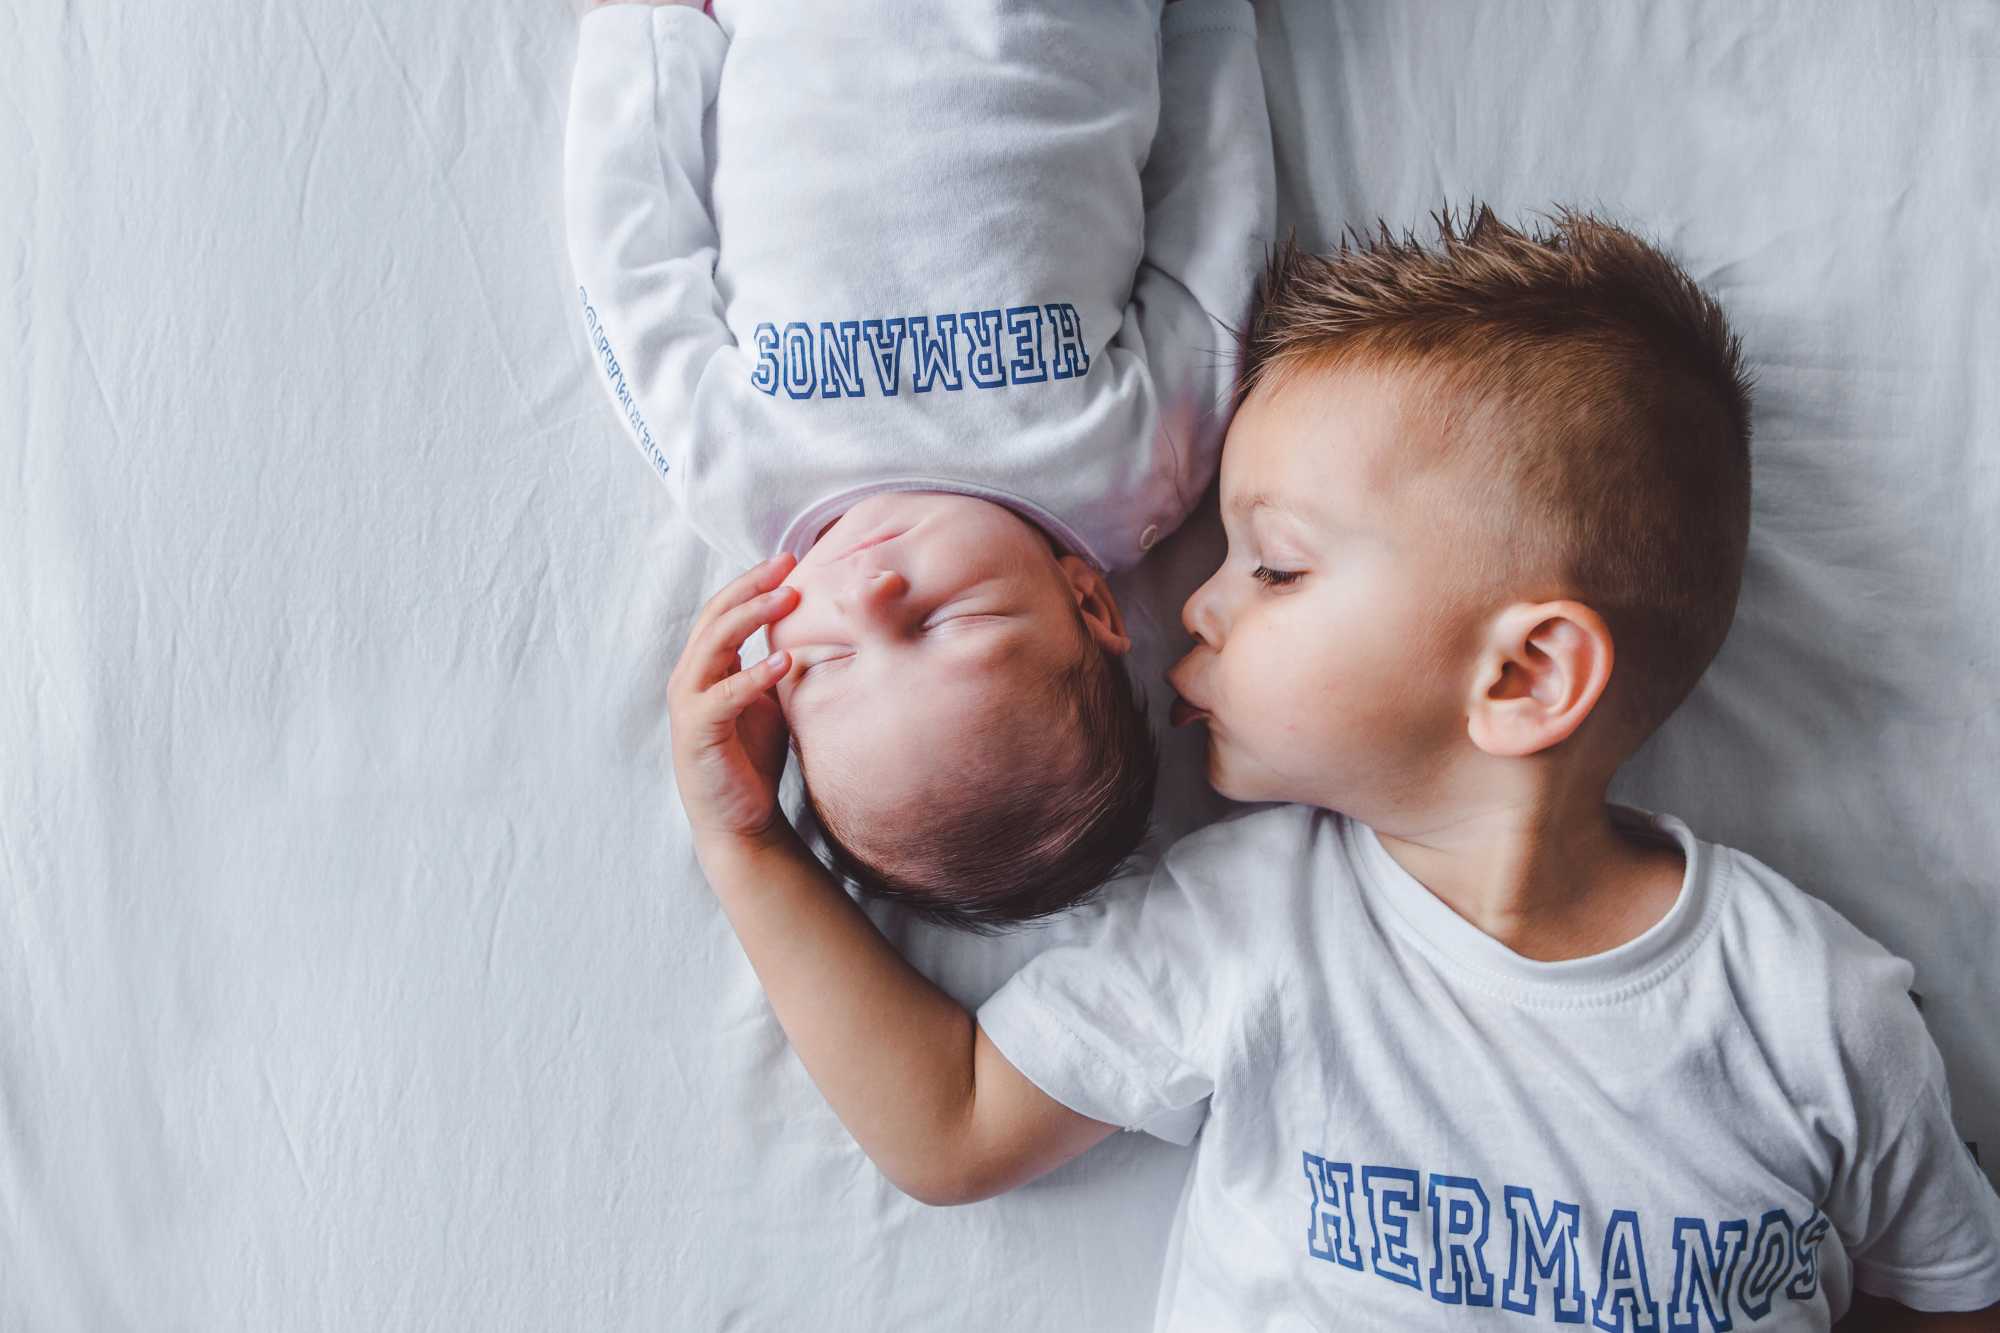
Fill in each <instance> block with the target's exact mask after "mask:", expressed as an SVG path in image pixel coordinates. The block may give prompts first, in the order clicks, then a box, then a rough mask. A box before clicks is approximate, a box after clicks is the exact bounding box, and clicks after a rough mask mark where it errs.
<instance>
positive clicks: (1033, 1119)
mask: <svg viewBox="0 0 2000 1333" xmlns="http://www.w3.org/2000/svg"><path fill="white" fill-rule="evenodd" d="M791 563H792V562H791V557H789V556H779V557H777V558H776V559H773V560H770V561H766V562H765V563H764V564H762V565H759V566H758V567H757V568H755V569H753V570H751V571H750V572H749V573H747V574H745V575H743V576H742V577H741V578H739V579H737V580H736V581H735V582H734V583H732V584H730V585H729V586H728V587H727V588H724V589H723V590H722V591H721V592H720V593H718V594H716V596H715V597H714V598H713V599H712V600H711V601H710V602H709V603H708V605H707V606H706V607H704V608H703V610H702V614H701V616H700V618H699V619H698V620H697V621H696V624H695V626H694V629H693V631H692V632H691V633H690V634H689V636H688V642H687V647H686V649H685V650H684V652H683V653H682V656H681V660H680V663H679V665H678V666H676V667H675V669H674V674H673V677H672V679H671V680H670V681H669V682H668V686H667V700H668V713H669V719H670V722H671V726H672V731H673V748H674V774H675V779H676V781H677V783H678V785H679V788H680V796H681V803H682V805H683V806H684V807H685V808H686V810H687V816H688V822H689V825H690V827H691V829H692V831H693V834H694V843H695V852H696V854H697V855H698V856H699V857H700V859H701V865H702V869H703V870H704V871H705V872H706V873H707V875H708V878H709V882H710V884H711V885H712V886H713V887H714V889H715V893H716V896H717V897H718V898H719V899H721V901H722V907H723V910H724V912H725V913H727V915H728V917H729V922H730V924H731V925H732V926H734V927H735V929H736V935H737V938H738V939H739V940H741V941H742V944H743V951H744V952H745V953H746V954H748V955H749V958H750V962H751V965H752V966H753V967H754V968H755V969H756V971H757V976H758V979H759V980H760V981H761V982H763V985H764V991H765V993H766V994H767V995H769V996H770V999H771V1008H772V1009H773V1010H774V1011H775V1012H776V1013H777V1016H778V1022H779V1023H780V1024H781V1025H782V1026H783V1027H784V1029H785V1035H786V1036H787V1037H789V1038H790V1039H791V1043H792V1048H793V1049H794V1050H796V1051H797V1052H798V1053H799V1059H800V1060H801V1061H802V1062H803V1063H804V1064H805V1067H806V1072H807V1073H809V1074H811V1075H812V1078H813V1082H815V1083H816V1084H818V1085H819V1090H820V1092H821V1094H822V1095H824V1096H825V1097H826V1100H827V1103H828V1104H829V1105H831V1106H832V1107H833V1110H834V1113H835V1114H836V1115H838V1116H839V1117H840V1119H841V1122H842V1123H843V1124H845V1125H846V1126H847V1129H848V1132H849V1133H851V1134H852V1135H853V1136H854V1140H855V1142H856V1143H858V1144H860V1145H861V1148H862V1150H863V1151H864V1152H866V1153H867V1154H868V1155H869V1156H870V1157H871V1158H873V1159H874V1161H875V1164H876V1165H877V1166H878V1167H880V1168H881V1170H882V1173H883V1174H884V1175H886V1176H887V1177H889V1179H890V1180H891V1181H893V1182H894V1183H895V1184H896V1185H897V1186H898V1187H899V1188H900V1189H902V1190H903V1191H904V1192H905V1193H907V1194H909V1195H911V1196H912V1197H914V1198H917V1199H920V1200H922V1201H923V1202H925V1203H932V1204H948V1203H970V1202H973V1201H974V1200H977V1199H984V1198H987V1197H990V1196H991V1195H995V1194H1001V1193H1004V1192H1006V1191H1007V1190H1010V1189H1012V1188H1014V1187H1015V1186H1017V1185H1020V1184H1023V1183H1025V1182H1027V1181H1029V1180H1032V1179H1034V1178H1035V1177H1036V1176H1039V1175H1041V1174H1042V1173H1043V1172H1045V1171H1049V1170H1051V1169H1053V1168H1054V1167H1057V1166H1059V1165H1061V1164H1062V1163H1063V1162H1066V1161H1068V1160H1069V1159H1070V1158H1072V1157H1074V1156H1076V1155H1077V1154H1078V1153H1080V1152H1082V1151H1084V1149H1086V1148H1088V1147H1090V1146H1091V1145H1093V1144H1095V1143H1097V1142H1098V1141H1099V1140H1101V1139H1103V1138H1104V1137H1105V1136H1106V1135H1108V1134H1110V1133H1111V1132H1112V1131H1113V1130H1114V1129H1115V1128H1116V1126H1114V1125H1108V1124H1105V1123H1103V1122H1101V1121H1097V1120H1092V1119H1090V1118H1089V1117H1087V1116H1082V1115H1079V1114H1077V1113H1076V1112H1074V1111H1072V1110H1070V1109H1069V1108H1068V1107H1066V1106H1064V1105H1062V1104H1061V1103H1060V1102H1057V1101H1055V1100H1054V1099H1052V1098H1050V1097H1049V1096H1048V1095H1047V1094H1045V1093H1043V1092H1042V1091H1041V1090H1040V1089H1039V1088H1037V1087H1036V1086H1035V1085H1034V1084H1033V1083H1030V1082H1029V1081H1028V1080H1027V1079H1026V1078H1025V1077H1023V1076H1022V1075H1021V1074H1020V1073H1019V1072H1018V1071H1017V1070H1016V1069H1015V1068H1014V1067H1013V1066H1012V1065H1011V1064H1009V1063H1008V1062H1007V1060H1006V1059H1005V1057H1003V1056H1002V1055H1001V1054H1000V1052H999V1050H998V1049H997V1048H996V1047H994V1045H993V1044H992V1043H991V1042H990V1041H988V1040H987V1039H986V1037H985V1034H984V1033H982V1032H981V1031H980V1029H979V1027H978V1024H977V1023H975V1022H974V1020H973V1017H972V1015H971V1014H970V1013H968V1012H966V1010H965V1009H964V1008H963V1007H962V1006H960V1005H959V1004H958V1003H957V1002H956V1001H954V1000H952V999H951V997H949V996H947V995H946V994H945V993H944V992H943V991H940V990H939V989H938V988H937V987H935V986H933V985H932V984H931V983H930V982H929V981H928V980H926V979H925V978H924V976H923V975H922V974H921V973H919V972H918V971H917V970H916V969H915V968H913V967H911V966H910V965H909V964H908V963H907V962H905V961H904V960H903V959H902V957H901V956H900V955H898V954H897V953H896V951H895V950H894V949H892V948H891V947H890V946H889V944H888V942H887V941H886V940H884V939H883V938H882V936H881V934H880V933H879V932H878V931H877V930H876V929H875V926H874V923H873V922H871V921H869V919H868V918H867V916H865V915H864V914H863V913H862V911H861V909H860V908H859V907H857V906H856V905H855V904H854V902H853V900H852V899H850V898H849V897H848V896H847V894H846V893H845V892H843V891H842V890H841V889H840V887H839V886H838V885H837V884H835V883H834V882H833V881H832V880H831V879H830V878H829V877H828V876H827V874H826V872H825V871H823V870H822V869H821V868H820V866H819V864H818V862H816V861H815V860H813V858H812V855H811V854H810V853H809V852H808V851H807V850H806V849H805V847H804V846H803V845H802V844H801V843H800V842H799V840H798V837H797V835H796V834H794V833H793V832H792V830H791V827H790V826H789V825H788V824H787V823H786V822H785V820H784V818H783V816H782V815H781V814H780V813H779V811H778V806H777V784H778V775H779V774H780V773H781V772H782V771H783V768H784V758H785V741H784V734H785V733H784V722H783V718H782V717H781V716H780V714H779V713H778V707H777V703H776V701H775V700H774V699H773V698H772V697H771V695H770V693H769V691H770V689H771V687H772V686H773V685H774V684H775V683H776V682H777V681H778V679H779V678H780V677H781V676H782V675H783V674H784V672H785V670H786V668H787V666H788V665H789V662H788V660H787V657H786V655H785V654H783V653H780V654H777V655H775V656H774V657H772V658H769V659H766V660H765V661H764V662H762V663H759V664H758V665H756V666H752V667H749V668H745V669H742V670H739V669H738V662H737V652H738V649H739V647H740V645H741V644H742V643H743V641H744V640H745V639H747V638H748V637H749V636H750V635H752V634H754V633H755V632H756V631H757V630H758V629H759V628H760V627H761V626H764V625H767V624H769V623H770V622H772V621H774V620H776V619H778V618H779V617H781V616H783V615H785V614H786V613H787V612H789V611H790V610H791V609H792V607H793V605H794V604H795V602H796V600H797V596H798V594H797V592H796V591H795V590H794V589H792V588H789V587H779V586H778V584H779V581H780V580H781V579H783V578H784V576H785V574H786V572H787V571H788V570H789V569H790V568H791Z"/></svg>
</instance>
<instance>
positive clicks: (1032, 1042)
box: [978, 862, 1237, 1143]
mask: <svg viewBox="0 0 2000 1333" xmlns="http://www.w3.org/2000/svg"><path fill="white" fill-rule="evenodd" d="M1204 887H1205V886H1204V885H1203V884H1200V883H1194V884H1190V883H1188V882H1185V881H1184V880H1183V878H1182V877H1181V876H1180V875H1178V874H1177V873H1176V872H1175V870H1174V868H1173V866H1172V864H1171V862H1169V863H1166V864H1163V865H1162V866H1161V867H1160V868H1159V869H1158V870H1156V871H1155V872H1153V873H1152V874H1151V875H1150V876H1145V877H1139V878H1135V879H1131V880H1125V881H1120V882H1119V883H1116V884H1113V885H1111V886H1109V887H1108V888H1107V889H1106V890H1105V893H1104V897H1103V898H1102V899H1101V900H1100V905H1099V906H1098V907H1097V908H1095V909H1092V911H1093V915H1094V918H1095V919H1094V920H1093V921H1092V922H1091V923H1090V928H1089V929H1088V930H1086V932H1085V933H1084V934H1083V935H1081V936H1080V937H1079V938H1078V939H1077V940H1076V941H1075V942H1072V943H1064V944H1059V945H1056V946H1055V947H1053V948H1050V949H1048V950H1046V951H1045V952H1043V953H1041V954H1040V955H1038V956H1036V957H1035V958H1033V959H1031V960H1030V961H1029V962H1028V964H1027V965H1026V966H1025V967H1023V968H1022V969H1021V970H1020V971H1019V972H1017V973H1016V974H1015V975H1014V976H1013V977H1012V978H1011V979H1010V980H1009V981H1008V982H1007V983H1006V984H1005V985H1003V986H1002V987H1001V988H1000V989H999V990H998V991H996V992H995V993H994V994H993V996H992V997H991V998H990V999H988V1000H987V1001H986V1003H985V1004H983V1005H981V1006H980V1008H979V1013H978V1018H979V1025H980V1027H981V1028H982V1029H984V1030H985V1032H986V1035H987V1037H988V1038H989V1039H990V1040H991V1041H992V1042H993V1044H994V1045H995V1046H997V1047H998V1048H999V1049H1000V1053H1001V1054H1002V1055H1004V1056H1006V1057H1007V1060H1008V1062H1009V1063H1011V1064H1012V1065H1013V1066H1014V1067H1015V1068H1016V1069H1018V1070H1020V1071H1021V1073H1022V1074H1023V1075H1024V1076H1025V1077H1026V1078H1027V1079H1028V1080H1029V1081H1030V1082H1032V1083H1034V1084H1035V1086H1036V1087H1038V1088H1040V1089H1041V1090H1042V1091H1043V1092H1045V1093H1047V1094H1048V1095H1049V1096H1051V1097H1053V1098H1054V1099H1055V1100H1057V1101H1059V1102H1061V1103H1062V1104H1063V1105H1065V1106H1067V1107H1069V1108H1070V1109H1071V1110H1073V1111H1076V1112H1078V1113H1080V1114H1082V1115H1087V1116H1090V1117H1091V1118H1092V1119H1095V1120H1102V1121H1104V1122H1106V1123H1107V1124H1114V1125H1119V1126H1121V1127H1123V1128H1126V1129H1145V1130H1148V1131H1150V1132H1152V1133H1154V1134H1156V1135H1157V1136H1159V1137H1161V1138H1165V1139H1168V1140H1170V1141H1172V1142H1175V1143H1187V1142H1190V1141H1191V1140H1192V1139H1193V1138H1194V1135H1195V1133H1196V1131H1197V1130H1198V1129H1199V1128H1200V1126H1201V1122H1202V1120H1203V1118H1204V1114H1205V1099H1206V1098H1207V1097H1208V1095H1209V1094H1210V1093H1211V1092H1213V1091H1214V1089H1215V1078H1216V1070H1217V1064H1218V1048H1219V1040H1218V1033H1219V1030H1220V1026H1221V1024H1222V1023H1223V1022H1225V1021H1226V1015H1227V1014H1228V1013H1229V1012H1230V1011H1231V1009H1232V1008H1233V1007H1234V1006H1233V1002H1234V994H1235V991H1236V988H1237V981H1236V976H1235V968H1234V967H1233V966H1232V965H1231V963H1230V961H1229V959H1228V955H1227V948H1228V944H1227V933H1226V932H1225V931H1221V930H1218V929H1217V927H1218V925H1219V924H1220V923H1219V922H1218V921H1217V920H1216V918H1215V913H1214V910H1213V907H1214V904H1213V901H1212V900H1213V897H1214V895H1213V894H1211V893H1205V892H1204V891H1203V889H1204Z"/></svg>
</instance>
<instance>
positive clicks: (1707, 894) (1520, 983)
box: [1342, 805, 1719, 1001]
mask: <svg viewBox="0 0 2000 1333" xmlns="http://www.w3.org/2000/svg"><path fill="white" fill-rule="evenodd" d="M1611 811H1612V818H1613V819H1614V820H1617V821H1621V822H1626V823H1628V824H1631V825H1633V826H1635V827H1637V828H1639V829H1651V830H1656V831H1657V832H1658V834H1659V835H1661V836H1663V837H1671V838H1672V839H1673V840H1674V842H1676V843H1677V844H1679V846H1680V849H1681V855H1682V856H1683V857H1684V858H1685V860H1686V870H1685V872H1684V873H1683V874H1682V876H1681V890H1680V893H1679V894H1678V895H1676V897H1675V898H1674V902H1673V906H1671V907H1669V908H1668V909H1667V912H1666V915H1664V916H1662V917H1661V918H1660V919H1659V920H1658V921H1656V922H1654V923H1653V924H1652V925H1651V926H1649V927H1648V928H1647V929H1646V930H1645V931H1644V932H1642V933H1641V934H1639V935H1637V936H1635V937H1634V938H1632V939H1629V940H1627V941H1626V942H1625V943H1623V944H1620V945H1618V946H1617V947H1616V948H1612V949H1607V950H1605V951H1604V952H1603V953H1597V954H1590V955H1588V956H1586V957H1583V958H1567V959H1563V960H1561V961H1559V962H1541V961H1539V960H1536V959H1533V958H1526V957H1523V956H1522V955H1520V954H1518V953H1515V952H1514V951H1513V950H1512V949H1510V948H1508V947H1507V946H1506V945H1504V944H1502V943H1501V942H1500V941H1499V940H1496V939H1494V938H1493V937H1492V936H1491V935H1488V934H1486V932H1484V931H1482V930H1480V929H1479V928H1478V927H1477V926H1475V925H1473V924H1472V923H1471V922H1470V921H1467V920H1466V919H1465V918H1464V917H1462V916H1460V915H1459V914H1458V913H1457V912H1454V911H1453V910H1452V909H1451V908H1450V907H1448V906H1446V904H1445V902H1444V900H1443V899H1441V898H1439V897H1438V896H1437V895H1436V894H1434V893H1432V892H1431V891H1430V890H1429V889H1427V888H1425V887H1424V886H1423V885H1422V884H1420V883H1419V882H1417V880H1416V879H1415V878H1413V877H1412V876H1411V874H1410V872H1409V871H1407V870H1405V869H1403V867H1402V866H1401V864H1399V863H1398V862H1397V861H1396V859H1395V858H1394V857H1393V856H1391V855H1389V851H1388V849H1387V848H1385V847H1384V846H1383V845H1382V840H1381V839H1380V838H1379V837H1377V836H1376V834H1375V830H1373V829H1371V828H1369V827H1368V826H1367V825H1365V824H1362V823H1359V822H1357V821H1355V820H1351V819H1349V820H1343V821H1342V825H1343V834H1342V837H1343V839H1344V841H1345V842H1346V843H1347V855H1348V860H1349V862H1350V864H1352V866H1353V867H1354V872H1355V878H1356V879H1357V880H1358V881H1359V882H1360V884H1361V887H1362V891H1363V892H1364V893H1365V894H1367V895H1369V896H1370V897H1371V898H1373V899H1374V900H1376V901H1377V902H1378V903H1380V904H1381V905H1383V906H1385V907H1386V908H1387V909H1388V910H1387V912H1385V913H1380V914H1378V915H1382V916H1386V917H1387V918H1388V924H1390V925H1391V926H1392V927H1396V928H1400V929H1401V930H1402V931H1403V932H1404V933H1406V934H1407V935H1409V936H1411V937H1413V939H1414V940H1415V941H1416V942H1417V943H1418V944H1420V945H1421V946H1423V947H1424V948H1425V949H1426V950H1427V951H1428V952H1430V953H1431V954H1433V955H1434V956H1436V957H1438V958H1439V959H1440V961H1442V962H1443V963H1445V964H1446V965H1447V966H1449V967H1451V968H1453V969H1454V970H1456V971H1458V972H1460V973H1462V974H1464V975H1466V976H1467V977H1468V978H1469V979H1472V980H1475V981H1482V982H1484V983H1485V984H1486V985H1487V987H1488V988H1489V989H1491V988H1495V987H1497V988H1499V989H1502V990H1504V991H1506V992H1507V993H1510V994H1513V995H1517V996H1521V997H1523V998H1526V997H1529V996H1539V997H1541V998H1545V999H1567V1000H1571V1001H1574V1000H1577V999H1581V998H1583V997H1585V996H1595V995H1603V994H1604V993H1606V992H1617V991H1623V990H1626V989H1628V988H1634V987H1637V986H1641V985H1644V984H1646V983H1648V982H1650V981H1651V980H1654V979H1657V978H1658V977H1659V976H1661V975H1663V974H1664V973H1665V972H1667V971H1669V970H1671V969H1672V968H1673V967H1675V966H1677V965H1678V964H1679V962H1680V961H1681V959H1683V958H1684V957H1686V955H1687V954H1688V952H1690V951H1691V950H1692V948H1693V947H1694V945H1695V944H1696V943H1698V942H1699V940H1700V937H1701V936H1702V935H1704V934H1706V933H1707V929H1708V924H1709V921H1710V919H1711V918H1712V916H1713V912H1712V911H1711V910H1710V909H1711V907H1712V905H1713V904H1714V902H1715V901H1716V899H1717V898H1718V896H1719V895H1718V894H1717V891H1716V888H1715V886H1714V885H1713V884H1712V883H1711V881H1712V880H1713V878H1714V872H1715V869H1716V866H1715V856H1714V851H1715V849H1714V848H1711V847H1709V846H1708V845H1707V844H1705V843H1703V842H1701V841H1700V840H1699V839H1697V838H1696V837H1695V836H1694V834H1693V833H1692V832H1691V831H1690V830H1689V829H1688V826H1687V825H1686V824H1684V823H1682V822H1681V821H1680V820H1678V819H1676V818H1674V817H1673V816H1672V815H1660V814H1654V813H1652V812H1650V811H1644V810H1635V809H1632V808H1630V807H1627V806H1616V805H1614V806H1612V807H1611Z"/></svg>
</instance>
